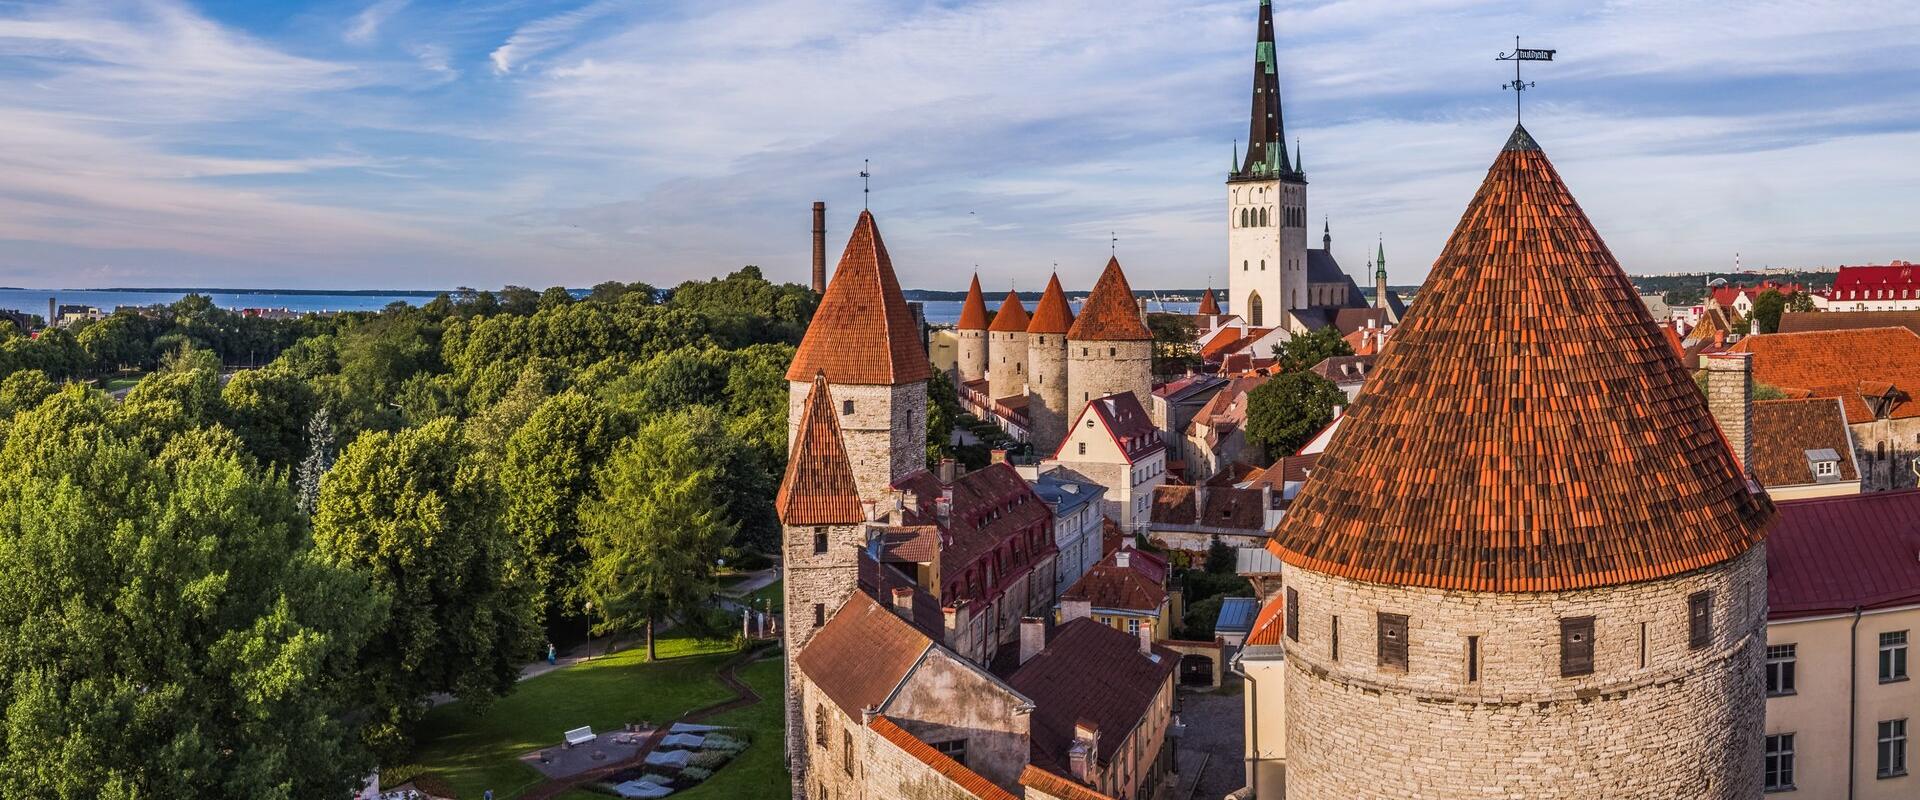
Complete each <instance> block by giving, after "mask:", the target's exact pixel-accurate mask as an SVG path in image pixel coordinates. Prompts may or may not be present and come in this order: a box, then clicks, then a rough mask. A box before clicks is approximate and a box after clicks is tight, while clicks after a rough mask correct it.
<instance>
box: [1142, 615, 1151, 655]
mask: <svg viewBox="0 0 1920 800" xmlns="http://www.w3.org/2000/svg"><path fill="white" fill-rule="evenodd" d="M1140 655H1143V656H1146V657H1148V658H1152V657H1153V620H1150V619H1143V620H1141V621H1140Z"/></svg>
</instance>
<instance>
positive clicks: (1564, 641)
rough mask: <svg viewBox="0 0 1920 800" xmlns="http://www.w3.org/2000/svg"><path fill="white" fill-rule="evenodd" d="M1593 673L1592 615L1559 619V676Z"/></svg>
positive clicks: (1566, 676)
mask: <svg viewBox="0 0 1920 800" xmlns="http://www.w3.org/2000/svg"><path fill="white" fill-rule="evenodd" d="M1591 674H1593V617H1568V618H1566V619H1563V620H1560V677H1562V678H1573V677H1578V676H1581V675H1591Z"/></svg>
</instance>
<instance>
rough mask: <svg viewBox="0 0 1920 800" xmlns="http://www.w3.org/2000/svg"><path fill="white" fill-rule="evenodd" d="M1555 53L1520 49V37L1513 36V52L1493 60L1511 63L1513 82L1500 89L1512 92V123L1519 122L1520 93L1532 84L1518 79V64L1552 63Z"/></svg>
mask: <svg viewBox="0 0 1920 800" xmlns="http://www.w3.org/2000/svg"><path fill="white" fill-rule="evenodd" d="M1555 52H1558V51H1555V50H1542V49H1540V48H1537V47H1521V46H1520V37H1518V36H1515V37H1513V52H1511V53H1501V54H1500V55H1499V56H1498V57H1496V58H1495V59H1494V60H1495V61H1511V62H1513V80H1512V81H1510V82H1508V83H1507V84H1506V85H1504V86H1501V87H1500V88H1502V89H1512V90H1513V121H1514V122H1515V123H1518V122H1519V121H1520V93H1521V92H1524V91H1526V90H1528V89H1531V88H1533V82H1531V81H1524V80H1521V79H1520V62H1522V61H1552V60H1553V54H1554V53H1555Z"/></svg>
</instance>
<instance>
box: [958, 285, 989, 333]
mask: <svg viewBox="0 0 1920 800" xmlns="http://www.w3.org/2000/svg"><path fill="white" fill-rule="evenodd" d="M954 327H956V328H958V329H960V330H963V331H984V330H986V329H987V298H986V296H985V295H982V294H981V293H980V273H977V272H976V273H974V274H973V285H972V286H969V287H967V299H966V302H963V303H961V304H960V322H959V324H957V325H955V326H954Z"/></svg>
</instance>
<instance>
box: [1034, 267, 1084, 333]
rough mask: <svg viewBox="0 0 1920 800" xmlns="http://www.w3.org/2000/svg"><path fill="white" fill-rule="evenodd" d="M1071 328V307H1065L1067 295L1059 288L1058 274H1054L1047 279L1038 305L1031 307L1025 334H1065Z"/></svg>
mask: <svg viewBox="0 0 1920 800" xmlns="http://www.w3.org/2000/svg"><path fill="white" fill-rule="evenodd" d="M1072 327H1073V307H1072V306H1069V305H1067V293H1066V291H1064V290H1062V289H1061V288H1060V274H1059V273H1057V272H1056V273H1054V275H1053V277H1051V278H1048V279H1047V290H1046V291H1045V292H1042V293H1041V294H1040V304H1039V305H1037V306H1034V307H1033V319H1032V320H1029V321H1028V322H1027V333H1066V332H1067V331H1068V330H1069V329H1071V328H1072Z"/></svg>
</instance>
